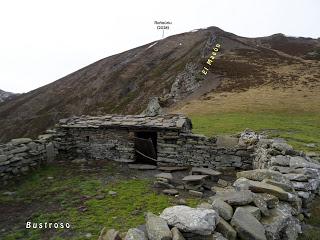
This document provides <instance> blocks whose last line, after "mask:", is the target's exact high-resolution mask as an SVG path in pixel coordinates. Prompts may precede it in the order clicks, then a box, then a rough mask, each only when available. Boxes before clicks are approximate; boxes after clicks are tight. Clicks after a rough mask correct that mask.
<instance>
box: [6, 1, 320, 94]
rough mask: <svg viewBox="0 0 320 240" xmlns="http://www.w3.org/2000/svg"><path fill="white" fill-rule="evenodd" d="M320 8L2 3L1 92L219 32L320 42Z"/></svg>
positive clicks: (299, 4) (314, 4) (300, 4)
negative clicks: (185, 36)
mask: <svg viewBox="0 0 320 240" xmlns="http://www.w3.org/2000/svg"><path fill="white" fill-rule="evenodd" d="M319 11H320V1H319V0H264V1H263V0H241V1H239V0H219V1H217V0H103V1H102V0H101V1H100V0H86V1H83V0H51V1H49V0H27V1H26V0H20V1H18V0H0V89H3V90H6V91H12V92H27V91H30V90H32V89H35V88H38V87H40V86H43V85H45V84H47V83H50V82H52V81H54V80H57V79H59V78H61V77H63V76H65V75H67V74H69V73H71V72H73V71H75V70H77V69H79V68H82V67H84V66H86V65H88V64H90V63H92V62H94V61H97V60H99V59H101V58H104V57H107V56H110V55H112V54H116V53H119V52H122V51H125V50H128V49H131V48H134V47H137V46H140V45H143V44H146V43H149V42H152V41H155V40H158V39H160V38H161V35H162V33H161V32H160V31H157V30H156V27H155V25H154V23H153V21H155V20H157V21H161V20H168V21H172V22H173V24H172V26H171V29H170V30H169V31H168V32H166V36H168V35H173V34H176V33H181V32H186V31H190V30H192V29H197V28H206V27H209V26H217V27H220V28H222V29H223V30H225V31H228V32H232V33H235V34H237V35H241V36H247V37H257V36H267V35H271V34H274V33H279V32H281V33H284V34H286V35H291V36H304V37H313V38H318V37H320V27H319V23H320V14H319Z"/></svg>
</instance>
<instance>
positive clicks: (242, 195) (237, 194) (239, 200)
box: [210, 190, 253, 206]
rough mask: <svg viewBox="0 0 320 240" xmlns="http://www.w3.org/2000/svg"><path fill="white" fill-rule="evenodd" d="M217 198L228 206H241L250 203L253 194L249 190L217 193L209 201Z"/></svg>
mask: <svg viewBox="0 0 320 240" xmlns="http://www.w3.org/2000/svg"><path fill="white" fill-rule="evenodd" d="M217 198H219V199H221V200H222V201H225V202H226V203H228V204H230V205H235V206H243V205H248V204H250V203H251V202H252V200H253V193H252V192H251V191H249V190H244V191H225V192H217V194H216V195H215V196H213V197H211V198H210V199H211V200H212V201H214V200H215V199H217Z"/></svg>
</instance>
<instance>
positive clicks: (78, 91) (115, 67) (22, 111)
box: [0, 27, 320, 141]
mask: <svg viewBox="0 0 320 240" xmlns="http://www.w3.org/2000/svg"><path fill="white" fill-rule="evenodd" d="M288 42H289V43H290V46H294V48H296V49H299V51H295V52H292V48H287V44H288ZM216 43H220V44H221V51H220V52H219V53H218V56H217V59H216V60H215V62H214V64H213V66H211V68H210V73H209V74H208V75H207V76H204V75H203V74H202V73H201V69H202V67H203V66H205V64H206V60H207V58H208V57H209V56H210V54H211V51H212V48H213V46H214V45H215V44H216ZM319 46H320V41H319V39H318V40H315V39H306V38H288V37H285V36H283V35H281V34H280V35H279V34H277V35H273V36H270V37H265V38H244V37H239V36H236V35H234V34H232V33H227V32H224V31H222V30H221V29H219V28H216V27H210V28H207V29H202V30H198V31H192V32H187V33H183V34H179V35H175V36H171V37H168V38H166V39H163V40H160V41H158V42H153V43H150V44H147V45H144V46H141V47H138V48H135V49H132V50H129V51H126V52H123V53H120V54H117V55H114V56H110V57H107V58H104V59H102V60H100V61H97V62H95V63H93V64H91V65H89V66H87V67H84V68H82V69H80V70H78V71H76V72H74V73H72V74H70V75H67V76H65V77H63V78H61V79H59V80H57V81H55V82H53V83H51V84H48V85H46V86H44V87H41V88H38V89H36V90H33V91H31V92H29V93H25V94H22V95H20V96H18V97H16V98H15V99H13V100H12V101H9V102H5V103H0V124H1V126H2V128H1V129H0V141H7V140H8V139H10V138H14V137H21V136H35V135H37V134H39V133H40V132H42V131H43V130H45V129H46V128H48V127H50V126H52V125H53V124H54V123H55V122H56V121H57V120H58V119H59V118H62V117H67V116H71V115H81V114H104V113H126V114H128V113H139V112H141V111H142V110H143V109H144V108H145V106H146V104H147V102H148V100H149V99H150V97H152V96H159V97H160V100H161V104H162V105H163V106H165V107H167V108H169V110H170V109H178V108H181V109H183V108H184V107H185V105H186V104H188V102H189V101H193V100H197V99H204V97H205V96H208V94H213V93H215V94H218V93H224V92H244V91H247V90H248V89H252V88H259V87H260V86H269V87H271V89H273V88H275V89H279V88H291V87H295V86H297V85H299V84H302V85H303V86H304V87H306V89H308V91H309V90H310V89H317V88H318V87H319V78H320V73H319V61H318V60H317V58H318V55H317V54H318V52H319V49H320V47H319ZM292 69H294V70H292Z"/></svg>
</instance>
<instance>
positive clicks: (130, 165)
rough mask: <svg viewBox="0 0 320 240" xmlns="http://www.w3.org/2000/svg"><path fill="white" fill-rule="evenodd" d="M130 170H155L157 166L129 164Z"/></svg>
mask: <svg viewBox="0 0 320 240" xmlns="http://www.w3.org/2000/svg"><path fill="white" fill-rule="evenodd" d="M128 166H129V168H130V169H138V170H155V169H157V166H155V165H148V164H129V165H128Z"/></svg>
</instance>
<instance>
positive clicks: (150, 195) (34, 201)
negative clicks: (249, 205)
mask: <svg viewBox="0 0 320 240" xmlns="http://www.w3.org/2000/svg"><path fill="white" fill-rule="evenodd" d="M116 171H117V170H116V167H114V166H113V167H112V166H108V167H107V168H105V169H102V170H101V171H99V173H79V172H77V171H76V170H75V169H70V167H63V166H48V167H44V168H42V169H40V170H39V171H37V172H34V173H33V174H31V175H30V176H28V177H26V178H25V179H23V181H22V183H21V184H17V185H12V186H10V187H9V189H10V191H15V192H16V195H14V196H4V195H3V194H2V192H1V191H0V203H1V204H8V205H10V204H18V205H24V206H26V207H27V208H31V209H32V214H31V216H30V218H29V219H30V220H32V222H61V221H62V222H69V223H70V224H71V228H70V229H64V230H51V231H50V230H39V229H38V230H30V229H27V230H26V229H25V221H26V216H22V217H21V219H20V221H19V220H17V221H15V225H14V226H13V229H12V230H11V231H10V232H7V233H6V235H5V236H2V237H1V233H0V238H1V239H4V240H13V239H23V240H33V239H49V238H50V239H56V240H58V239H77V240H78V239H97V238H98V235H99V232H100V231H101V229H102V228H103V227H107V228H115V229H117V230H119V231H120V232H125V231H127V230H128V229H129V228H131V227H136V226H138V225H140V224H143V223H144V213H145V212H147V211H151V212H153V213H155V214H159V213H161V212H162V210H163V209H164V208H166V207H168V206H171V205H174V201H175V199H174V197H169V196H167V195H163V194H157V193H156V192H154V190H153V189H152V187H151V186H152V180H150V179H143V178H142V179H131V178H128V177H127V176H120V175H118V174H117V172H116ZM112 175H114V176H115V178H113V180H109V179H106V177H110V176H112ZM49 176H50V177H53V179H52V180H48V177H49ZM110 190H112V191H116V192H117V195H116V196H111V195H109V194H108V191H110ZM101 194H103V195H105V198H104V199H101V200H98V199H96V197H95V196H96V195H101ZM198 201H199V200H198V199H195V198H190V199H187V202H188V205H190V206H195V205H196V204H198ZM79 207H82V208H86V211H83V212H82V211H79ZM21 214H22V215H24V213H21ZM87 233H90V234H92V237H90V238H87V237H85V234H87ZM48 236H49V237H48Z"/></svg>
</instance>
